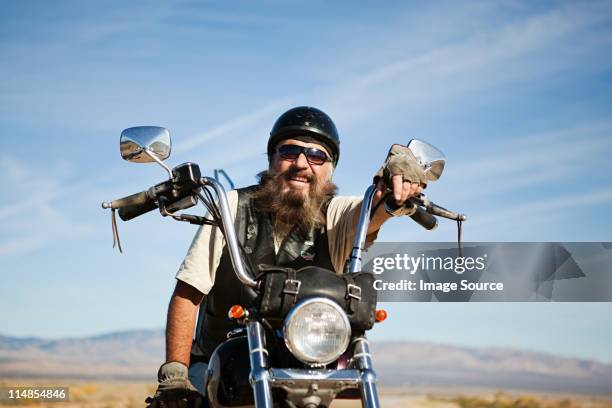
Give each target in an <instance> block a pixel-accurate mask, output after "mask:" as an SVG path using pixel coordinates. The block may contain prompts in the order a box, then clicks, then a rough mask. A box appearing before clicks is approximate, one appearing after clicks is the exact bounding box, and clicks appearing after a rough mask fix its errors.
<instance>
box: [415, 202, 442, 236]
mask: <svg viewBox="0 0 612 408" xmlns="http://www.w3.org/2000/svg"><path fill="white" fill-rule="evenodd" d="M410 218H412V219H413V220H414V221H416V222H417V224H419V225H420V226H421V227H423V228H425V229H426V230H432V229H434V228H436V227H437V226H438V220H437V219H436V217H434V216H433V215H431V214H429V213H428V212H427V211H425V210H424V209H423V208H422V207H419V206H417V208H416V212H415V213H414V214H412V215H411V216H410Z"/></svg>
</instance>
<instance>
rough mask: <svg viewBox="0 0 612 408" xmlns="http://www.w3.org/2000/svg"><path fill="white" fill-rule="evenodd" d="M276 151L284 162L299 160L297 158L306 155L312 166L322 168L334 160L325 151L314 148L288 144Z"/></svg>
mask: <svg viewBox="0 0 612 408" xmlns="http://www.w3.org/2000/svg"><path fill="white" fill-rule="evenodd" d="M276 151H277V152H278V154H279V156H280V158H281V159H283V160H297V158H298V157H300V154H302V153H304V156H306V160H307V161H308V163H310V164H314V165H317V166H320V165H322V164H323V163H325V162H328V161H329V162H330V161H332V159H330V158H329V157H328V156H327V153H325V151H323V150H321V149H315V148H314V147H304V146H298V145H291V144H286V145H282V146H281V147H278V148H277V149H276Z"/></svg>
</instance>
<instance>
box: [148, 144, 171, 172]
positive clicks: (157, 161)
mask: <svg viewBox="0 0 612 408" xmlns="http://www.w3.org/2000/svg"><path fill="white" fill-rule="evenodd" d="M142 151H143V152H144V153H145V154H146V155H147V156H149V157H150V158H151V159H153V161H154V162H155V163H157V164H159V165H160V166H162V167H163V168H164V169H165V170H166V171H167V172H168V178H172V169H171V168H170V167H168V166H167V165H166V163H164V162H163V161H161V160H160V159H159V157H157V155H156V154H155V153H154V152H153V151H152V150H151V149H149V148H148V147H145V148H143V149H142Z"/></svg>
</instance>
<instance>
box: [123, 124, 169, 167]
mask: <svg viewBox="0 0 612 408" xmlns="http://www.w3.org/2000/svg"><path fill="white" fill-rule="evenodd" d="M170 146H171V142H170V131H169V130H168V129H166V128H163V127H159V126H137V127H131V128H128V129H125V130H124V131H123V132H121V139H120V142H119V148H120V150H121V157H123V159H124V160H127V161H130V162H134V163H150V162H158V163H159V162H161V161H162V160H166V159H167V158H168V157H169V156H170Z"/></svg>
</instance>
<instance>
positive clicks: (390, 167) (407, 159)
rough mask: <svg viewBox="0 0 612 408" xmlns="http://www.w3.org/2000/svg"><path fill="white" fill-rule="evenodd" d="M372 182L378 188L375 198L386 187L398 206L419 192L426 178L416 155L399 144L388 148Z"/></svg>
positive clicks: (424, 185) (380, 195) (381, 194)
mask: <svg viewBox="0 0 612 408" xmlns="http://www.w3.org/2000/svg"><path fill="white" fill-rule="evenodd" d="M374 182H376V183H377V189H378V191H377V192H376V198H377V199H380V198H381V197H382V196H383V194H384V193H385V192H386V191H387V189H391V191H392V192H393V198H394V200H395V204H396V205H398V206H401V205H404V204H405V203H406V201H407V200H409V199H410V198H412V197H416V196H418V195H419V194H421V191H422V190H423V188H425V187H426V186H427V178H426V176H425V173H424V171H423V169H422V168H421V166H420V165H419V163H418V162H417V159H416V157H414V154H413V153H412V152H411V151H410V149H408V148H407V147H406V146H402V145H399V144H394V145H393V146H391V149H389V154H388V155H387V160H386V161H385V163H384V164H383V166H382V167H381V168H380V170H378V172H377V173H376V174H375V175H374Z"/></svg>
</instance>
